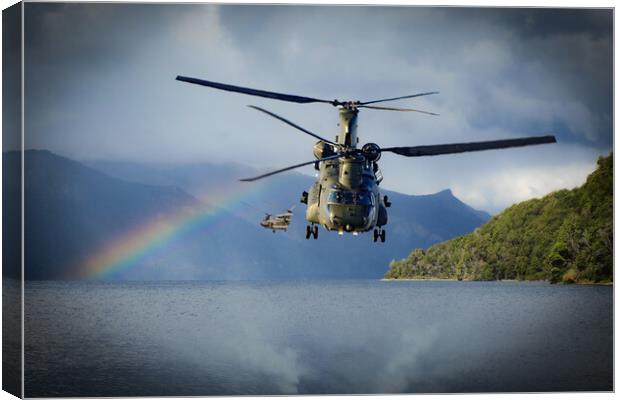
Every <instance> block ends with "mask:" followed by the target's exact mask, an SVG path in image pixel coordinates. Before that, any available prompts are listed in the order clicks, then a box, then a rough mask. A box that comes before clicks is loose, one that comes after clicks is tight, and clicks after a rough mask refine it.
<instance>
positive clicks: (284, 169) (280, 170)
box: [239, 154, 343, 182]
mask: <svg viewBox="0 0 620 400" xmlns="http://www.w3.org/2000/svg"><path fill="white" fill-rule="evenodd" d="M339 157H343V155H342V154H336V155H333V156H329V157H324V158H319V159H318V160H312V161H308V162H304V163H301V164H295V165H291V166H290V167H286V168H282V169H278V170H275V171H271V172H268V173H266V174H263V175H259V176H255V177H253V178H244V179H239V180H240V181H241V182H252V181H256V180H259V179H262V178H266V177H268V176H271V175H275V174H279V173H280V172H284V171H289V170H291V169H295V168H299V167H303V166H304V165H310V164H314V163H316V162H320V161H327V160H333V159H335V158H339Z"/></svg>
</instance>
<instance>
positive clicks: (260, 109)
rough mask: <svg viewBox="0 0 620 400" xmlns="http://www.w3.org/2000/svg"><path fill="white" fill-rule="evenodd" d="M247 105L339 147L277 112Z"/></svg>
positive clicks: (336, 144)
mask: <svg viewBox="0 0 620 400" xmlns="http://www.w3.org/2000/svg"><path fill="white" fill-rule="evenodd" d="M248 107H250V108H253V109H255V110H258V111H261V112H264V113H265V114H267V115H270V116H272V117H274V118H276V119H279V120H280V121H282V122H284V123H285V124H288V125H290V126H292V127H293V128H296V129H299V130H300V131H302V132H303V133H307V134H308V135H310V136H312V137H315V138H317V139H319V140H321V141H323V142H325V143H329V144H331V145H332V146H336V147H340V145H339V144H338V143H334V142H332V141H331V140H327V139H323V138H322V137H320V136H319V135H317V134H315V133H312V132H310V131H309V130H307V129H304V128H302V127H301V126H299V125H296V124H294V123H293V122H291V121H289V120H288V119H286V118H283V117H281V116H279V115H278V114H274V113H272V112H271V111H267V110H265V109H264V108H260V107H257V106H248Z"/></svg>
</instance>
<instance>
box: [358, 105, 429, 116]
mask: <svg viewBox="0 0 620 400" xmlns="http://www.w3.org/2000/svg"><path fill="white" fill-rule="evenodd" d="M357 108H372V109H373V110H386V111H415V112H419V113H422V114H428V115H439V114H435V113H433V112H429V111H422V110H416V109H415V108H396V107H378V106H357Z"/></svg>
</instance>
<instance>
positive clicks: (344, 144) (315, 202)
mask: <svg viewBox="0 0 620 400" xmlns="http://www.w3.org/2000/svg"><path fill="white" fill-rule="evenodd" d="M176 79H177V80H179V81H182V82H187V83H192V84H196V85H201V86H207V87H211V88H214V89H220V90H225V91H229V92H236V93H242V94H247V95H252V96H258V97H265V98H270V99H275V100H282V101H288V102H293V103H300V104H307V103H325V104H330V105H332V106H334V107H337V108H338V113H339V117H340V123H339V126H340V132H339V133H338V135H337V136H336V138H335V140H334V141H331V140H328V139H325V138H323V137H321V136H319V135H317V134H315V133H313V132H311V131H309V130H307V129H305V128H302V127H301V126H299V125H296V124H295V123H293V122H291V121H289V120H287V119H286V118H283V117H281V116H279V115H277V114H274V113H273V112H271V111H268V110H265V109H263V108H261V107H257V106H252V105H250V106H249V107H251V108H253V109H255V110H257V111H260V112H263V113H265V114H267V115H269V116H271V117H273V118H276V119H278V120H280V121H281V122H284V123H285V124H288V125H289V126H291V127H293V128H295V129H297V130H299V131H301V132H304V133H306V134H308V135H310V136H312V137H314V138H315V139H318V142H317V143H316V144H315V145H314V149H313V150H314V151H313V153H314V157H315V158H316V159H315V160H312V161H307V162H303V163H300V164H295V165H291V166H289V167H286V168H281V169H278V170H275V171H271V172H268V173H265V174H262V175H258V176H255V177H252V178H245V179H240V181H243V182H251V181H256V180H259V179H262V178H266V177H268V176H272V175H275V174H279V173H281V172H285V171H289V170H292V169H295V168H299V167H303V166H306V165H311V164H314V168H315V169H316V170H318V177H317V180H316V182H314V184H313V185H312V187H310V189H309V190H308V191H307V192H303V193H302V196H301V202H302V203H304V204H306V205H307V209H306V220H307V221H308V223H309V224H308V225H307V226H306V239H309V238H310V237H311V236H312V237H313V238H314V239H317V238H318V226H319V225H322V226H323V227H324V228H325V229H327V230H328V231H337V232H338V233H339V234H341V235H342V234H344V232H349V233H352V234H353V235H357V234H358V233H360V232H368V231H370V230H373V241H374V242H377V240H379V239H380V240H381V242H385V229H383V227H384V226H385V225H386V224H387V222H388V214H387V208H388V207H390V205H391V203H390V201H389V200H388V198H387V196H381V194H380V192H379V184H380V183H381V181H382V179H383V176H382V174H381V171H380V170H379V165H378V161H379V159H380V158H381V155H382V153H394V154H398V155H401V156H405V157H423V156H437V155H442V154H454V153H463V152H469V151H481V150H492V149H505V148H509V147H521V146H530V145H538V144H544V143H555V142H556V139H555V137H554V136H552V135H547V136H536V137H523V138H515V139H503V140H492V141H484V142H469V143H451V144H438V145H425V146H406V147H385V148H381V147H379V145H377V144H376V143H366V144H364V145H363V146H362V147H361V148H358V144H359V138H358V137H357V117H358V114H359V111H360V110H361V109H364V108H367V109H373V110H384V111H404V112H418V113H423V114H429V115H437V114H435V113H432V112H428V111H422V110H418V109H413V108H396V107H382V106H376V105H371V104H376V103H383V102H389V101H395V100H402V99H410V98H414V97H421V96H429V95H433V94H437V93H438V92H423V93H416V94H411V95H406V96H399V97H390V98H385V99H379V100H371V101H364V102H361V101H357V100H356V101H340V100H324V99H316V98H312V97H305V96H297V95H291V94H284V93H277V92H270V91H266V90H259V89H251V88H248V87H243V86H234V85H230V84H226V83H219V82H213V81H207V80H203V79H197V78H191V77H186V76H177V78H176Z"/></svg>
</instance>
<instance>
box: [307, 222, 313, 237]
mask: <svg viewBox="0 0 620 400" xmlns="http://www.w3.org/2000/svg"><path fill="white" fill-rule="evenodd" d="M311 234H312V230H311V228H310V225H306V239H310V235H311Z"/></svg>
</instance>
